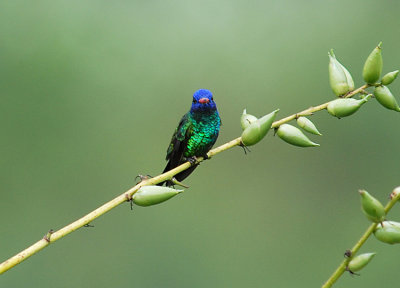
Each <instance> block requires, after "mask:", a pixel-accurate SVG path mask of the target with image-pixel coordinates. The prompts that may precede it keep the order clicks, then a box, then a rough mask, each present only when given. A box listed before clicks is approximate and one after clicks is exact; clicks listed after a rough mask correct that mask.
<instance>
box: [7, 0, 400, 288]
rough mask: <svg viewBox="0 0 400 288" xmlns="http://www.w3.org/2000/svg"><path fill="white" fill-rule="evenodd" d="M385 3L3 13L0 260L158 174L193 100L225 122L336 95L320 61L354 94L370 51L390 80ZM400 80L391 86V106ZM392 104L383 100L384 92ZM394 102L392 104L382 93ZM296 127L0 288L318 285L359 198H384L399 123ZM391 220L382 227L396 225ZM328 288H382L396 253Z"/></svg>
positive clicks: (224, 137) (393, 168)
mask: <svg viewBox="0 0 400 288" xmlns="http://www.w3.org/2000/svg"><path fill="white" fill-rule="evenodd" d="M399 11H400V2H398V1H361V0H358V1H307V2H306V1H293V0H292V1H1V2H0V14H1V16H0V36H1V37H0V87H1V90H0V128H1V130H0V131H1V142H0V143H1V144H0V147H1V150H0V151H1V157H0V163H1V165H0V189H1V194H0V219H1V226H0V260H1V261H3V260H5V259H7V258H8V257H10V256H12V255H14V254H15V253H17V252H19V251H20V250H22V249H23V248H26V247H27V246H29V245H30V244H32V243H33V242H35V241H37V240H38V239H40V238H41V237H42V236H43V235H44V234H45V233H46V231H48V230H49V229H50V228H53V229H59V228H61V227H63V226H64V225H66V224H68V223H70V222H72V221H73V220H76V219H77V218H79V217H81V216H83V215H85V214H86V213H88V212H90V211H91V210H93V209H95V208H97V207H98V206H100V205H101V204H103V203H104V202H106V201H108V200H110V199H112V198H113V197H115V196H117V195H119V194H121V193H122V192H123V191H125V190H126V189H128V188H130V187H131V186H132V185H133V184H134V183H135V180H134V178H135V176H136V175H137V174H139V173H141V174H150V175H157V174H158V173H159V172H160V171H162V169H163V168H164V165H165V161H164V157H165V153H166V148H167V145H168V143H169V140H170V137H171V134H172V132H173V129H174V128H175V127H176V125H177V124H178V121H179V119H180V117H181V116H182V115H183V114H184V113H185V112H186V111H187V110H188V109H189V107H190V104H191V97H192V94H193V92H194V91H195V90H196V89H199V88H208V89H210V90H211V91H212V92H213V93H214V96H215V99H216V102H217V104H218V108H219V111H220V114H221V117H222V121H223V126H222V130H221V133H220V137H219V139H218V141H217V144H222V143H225V142H226V141H229V140H231V139H233V138H235V137H237V136H239V135H240V133H241V129H240V125H239V117H240V114H241V113H242V110H243V108H247V109H248V112H250V113H251V114H254V115H257V116H261V115H264V114H267V113H269V112H270V111H272V110H273V109H276V108H280V109H281V111H280V114H279V118H282V117H284V116H287V115H289V114H292V113H295V112H298V111H300V110H302V109H304V108H307V107H309V106H311V105H318V104H320V103H323V102H326V101H328V100H330V99H333V98H334V95H333V93H332V92H331V90H330V88H329V85H328V76H327V64H328V57H327V51H328V50H329V49H330V48H335V52H336V55H337V57H338V59H339V60H340V61H341V62H342V63H343V64H345V66H346V67H347V68H348V69H349V70H350V71H351V72H352V74H353V77H354V79H355V81H356V85H357V84H358V86H360V85H362V81H361V80H362V79H361V70H362V66H363V63H364V60H365V59H366V57H367V55H368V54H369V53H370V51H371V50H372V49H373V48H374V47H375V46H376V44H377V43H378V42H379V41H383V49H384V50H383V57H384V72H389V71H392V70H395V69H398V68H399V67H400V54H399V48H400V39H399V37H398V31H399V28H400V19H399ZM399 88H400V86H399V80H397V82H395V83H394V84H393V85H392V86H391V90H392V92H393V93H394V94H397V95H399V93H400V89H399ZM397 97H398V96H397ZM398 99H399V98H398ZM312 120H313V121H314V122H315V123H316V124H317V126H318V128H319V129H320V131H321V132H322V133H323V136H322V137H314V136H312V137H310V138H311V139H312V140H314V141H316V142H318V143H320V144H321V147H319V148H309V149H302V148H297V147H294V146H290V145H287V144H286V143H284V142H282V141H280V139H279V138H277V137H273V135H272V134H273V133H270V134H269V135H268V136H267V138H266V139H265V140H264V141H263V142H261V143H259V144H258V145H256V146H254V147H253V148H251V151H252V152H251V153H250V154H248V155H245V154H244V153H243V151H242V149H240V148H235V149H232V150H229V151H226V152H224V153H222V154H220V155H218V156H216V157H215V158H214V159H213V160H211V161H207V162H206V163H204V164H202V165H201V167H200V168H198V169H197V170H196V173H194V174H193V175H192V176H191V177H190V178H188V179H187V181H186V183H187V184H189V185H190V186H191V188H190V189H188V190H187V191H186V192H185V193H184V194H182V195H179V196H178V197H176V198H174V199H173V200H171V201H168V202H166V203H164V204H161V205H159V206H154V207H149V208H141V207H137V208H136V207H135V209H134V210H133V211H131V210H130V208H129V204H125V205H122V206H120V207H118V208H116V209H114V210H112V211H111V212H110V213H108V214H106V215H105V216H103V217H101V218H99V219H97V220H96V221H94V222H93V224H94V225H95V228H86V229H85V228H83V229H81V230H79V231H77V232H75V233H72V234H70V235H69V236H67V237H65V238H63V239H62V240H60V241H58V242H57V243H55V244H54V245H52V246H51V247H48V248H46V249H45V250H43V251H41V252H40V253H38V254H37V255H35V256H33V257H32V258H30V259H29V260H27V261H26V262H24V263H22V264H20V265H18V266H17V267H15V268H13V269H12V270H10V271H8V272H6V273H5V274H4V275H3V276H2V277H1V279H0V286H1V287H27V286H28V285H29V287H319V286H320V285H321V284H322V283H323V282H324V281H325V280H326V279H327V278H328V277H329V276H330V274H331V273H332V272H333V270H334V269H335V268H336V266H337V265H338V264H339V262H340V261H341V260H342V259H343V257H342V255H343V253H344V251H345V249H347V248H350V247H351V246H352V245H353V244H354V243H355V241H356V240H357V239H358V238H359V237H360V235H361V233H362V232H363V231H364V230H365V229H366V227H367V226H368V221H367V220H366V218H365V217H364V216H363V215H362V213H361V211H360V204H359V196H358V193H357V190H358V189H359V188H365V189H367V190H368V191H370V192H371V193H372V194H374V195H375V196H376V197H377V198H379V199H380V200H382V201H386V199H387V196H388V194H389V193H390V192H391V190H392V189H393V188H394V187H396V186H397V185H400V177H399V176H400V175H399V156H398V155H399V146H398V143H399V141H400V136H399V133H398V131H399V124H400V116H399V115H398V114H396V113H395V112H391V111H389V110H386V109H384V108H382V107H381V106H380V105H379V104H377V103H376V101H370V103H368V104H367V105H365V106H363V108H362V109H361V110H360V112H358V113H357V114H355V115H354V116H352V117H349V118H345V119H341V120H338V119H335V118H333V117H331V116H330V115H328V114H327V113H326V112H320V113H317V114H316V115H315V116H314V117H312ZM399 210H400V207H396V208H395V209H394V211H393V212H391V214H390V218H391V219H392V220H396V219H397V220H398V219H399V218H400V213H399ZM362 251H363V252H367V251H376V252H378V256H377V257H375V259H374V260H373V262H372V263H371V264H370V265H369V266H368V267H367V268H365V270H363V271H362V272H361V274H362V276H361V277H350V276H349V275H344V276H343V277H342V278H341V279H340V280H339V282H338V283H337V285H336V286H335V287H376V286H377V285H380V286H381V287H394V286H397V285H398V283H397V282H398V279H397V272H398V266H399V265H398V264H399V259H400V258H399V256H400V251H399V248H398V247H397V246H388V245H385V244H381V243H379V242H378V241H377V240H375V239H373V238H371V239H370V240H368V242H367V243H366V245H365V246H364V247H363V249H362Z"/></svg>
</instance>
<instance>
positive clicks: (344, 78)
mask: <svg viewBox="0 0 400 288" xmlns="http://www.w3.org/2000/svg"><path fill="white" fill-rule="evenodd" d="M328 56H329V66H328V68H329V69H328V70H329V84H330V85H331V88H332V91H333V93H335V95H336V96H340V95H344V94H346V93H347V92H349V91H351V90H353V89H354V81H353V78H352V77H351V75H350V73H349V71H347V69H346V68H345V67H344V66H343V65H342V64H340V62H339V61H338V60H337V59H336V57H335V54H334V53H333V50H331V52H330V53H328Z"/></svg>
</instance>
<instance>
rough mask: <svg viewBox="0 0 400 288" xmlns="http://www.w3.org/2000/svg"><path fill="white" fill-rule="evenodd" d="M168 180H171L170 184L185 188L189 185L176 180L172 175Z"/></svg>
mask: <svg viewBox="0 0 400 288" xmlns="http://www.w3.org/2000/svg"><path fill="white" fill-rule="evenodd" d="M169 181H171V182H172V185H179V186H182V187H185V188H189V186H187V185H185V184H183V183H182V182H180V181H178V180H176V178H175V177H172V179H171V180H169Z"/></svg>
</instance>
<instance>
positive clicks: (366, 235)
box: [322, 193, 400, 288]
mask: <svg viewBox="0 0 400 288" xmlns="http://www.w3.org/2000/svg"><path fill="white" fill-rule="evenodd" d="M399 199H400V193H399V194H397V195H395V196H394V197H393V198H392V199H391V200H390V201H389V202H388V203H387V204H386V206H385V212H386V215H387V214H388V212H389V211H390V209H392V207H393V206H394V205H395V204H396V203H397V201H399ZM377 225H378V224H377V223H373V224H371V225H370V226H369V227H368V228H367V230H366V231H365V232H364V234H363V235H362V236H361V238H360V239H359V240H358V241H357V243H356V244H355V245H354V247H353V248H352V249H351V250H350V251H351V255H356V254H357V252H358V250H360V248H361V246H362V245H363V244H364V243H365V241H367V239H368V238H369V236H371V234H372V233H373V232H374V231H375V228H376V226H377ZM349 262H350V258H345V259H344V260H343V261H342V263H340V265H339V266H338V267H337V268H336V270H335V272H333V274H332V275H331V277H329V279H328V280H327V281H326V282H325V283H324V285H322V288H329V287H332V285H333V284H334V283H335V282H336V281H337V280H338V279H339V278H340V276H342V275H343V273H344V272H345V271H346V267H347V265H348V264H349Z"/></svg>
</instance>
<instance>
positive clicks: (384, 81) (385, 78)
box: [381, 70, 399, 85]
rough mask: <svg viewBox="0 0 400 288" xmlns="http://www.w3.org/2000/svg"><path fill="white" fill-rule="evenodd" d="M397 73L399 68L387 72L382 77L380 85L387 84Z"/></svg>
mask: <svg viewBox="0 0 400 288" xmlns="http://www.w3.org/2000/svg"><path fill="white" fill-rule="evenodd" d="M398 74H399V70H396V71H393V72H389V73H387V74H386V75H385V76H383V77H382V81H381V82H382V85H389V84H390V83H392V82H393V81H394V79H396V77H397V75H398Z"/></svg>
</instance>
